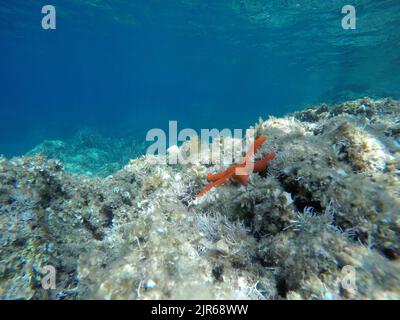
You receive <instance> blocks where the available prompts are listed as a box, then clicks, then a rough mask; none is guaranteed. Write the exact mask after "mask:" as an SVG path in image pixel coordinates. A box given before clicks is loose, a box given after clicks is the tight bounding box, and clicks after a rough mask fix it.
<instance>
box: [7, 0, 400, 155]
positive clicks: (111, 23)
mask: <svg viewBox="0 0 400 320" xmlns="http://www.w3.org/2000/svg"><path fill="white" fill-rule="evenodd" d="M45 4H52V5H54V6H56V9H57V29H56V30H51V31H45V30H43V29H42V28H41V19H42V14H41V8H42V6H43V5H45ZM345 4H352V5H354V6H355V7H356V10H357V29H356V30H343V29H342V27H341V19H342V17H343V14H342V13H341V8H342V6H343V5H345ZM399 30H400V2H399V1H398V0H362V1H361V0H351V1H350V0H346V1H339V0H330V1H322V0H308V1H306V0H304V1H301V0H298V1H291V0H280V1H279V0H268V1H267V0H218V1H211V0H168V1H166V0H114V1H105V0H68V1H61V0H48V1H45V2H44V1H36V0H29V1H27V0H12V1H9V0H0V39H1V41H0V55H1V59H0V88H1V89H0V90H1V91H0V92H1V94H0V108H1V126H0V153H1V154H5V155H6V156H13V155H19V154H24V153H25V152H27V151H28V150H30V149H32V148H33V147H34V146H35V145H36V144H38V143H40V142H41V141H43V140H44V139H67V138H68V137H70V136H72V135H74V134H75V133H76V132H77V131H79V130H81V129H82V128H86V127H91V128H95V129H96V130H99V131H100V132H102V133H103V134H105V135H108V136H124V135H128V134H129V135H130V136H135V137H137V139H139V140H144V139H145V135H146V132H147V131H148V130H149V129H151V128H154V127H160V128H166V127H167V125H168V121H169V120H178V123H179V128H184V127H190V128H194V129H200V128H212V127H216V128H221V129H222V128H246V127H248V126H249V125H251V124H253V123H254V122H256V121H257V119H258V117H259V116H262V117H263V118H266V117H267V116H268V115H276V116H280V115H283V114H285V113H287V112H288V111H291V110H294V109H299V108H303V107H305V106H308V105H312V104H318V103H322V102H328V103H335V102H340V101H344V100H349V99H354V98H359V97H364V96H371V97H388V96H391V97H393V98H399V97H400V88H399V84H400V33H399Z"/></svg>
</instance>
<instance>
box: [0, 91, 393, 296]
mask: <svg viewBox="0 0 400 320" xmlns="http://www.w3.org/2000/svg"><path fill="white" fill-rule="evenodd" d="M253 129H254V130H255V136H256V137H259V139H261V140H256V143H255V144H256V145H257V148H254V149H257V150H256V151H255V152H257V155H256V156H261V155H270V156H269V157H267V159H268V161H267V162H268V170H266V172H264V173H263V174H249V175H248V177H247V179H248V181H249V183H248V185H247V186H245V185H241V184H240V185H239V186H237V185H234V184H226V185H224V187H223V188H222V187H220V188H212V189H211V190H210V191H209V192H207V193H205V194H204V195H203V197H202V198H201V200H202V201H193V199H194V198H195V196H196V194H197V193H198V190H201V189H202V187H203V185H204V182H203V181H204V177H205V176H206V175H207V173H208V172H226V170H227V169H228V168H227V164H225V163H224V162H223V161H222V160H221V161H220V162H218V161H217V162H216V163H215V164H213V165H211V166H210V165H205V164H204V162H203V161H202V159H201V156H200V157H199V160H198V162H188V163H187V164H178V165H169V164H168V163H167V161H159V162H158V163H159V164H158V165H156V166H155V165H154V158H157V157H161V156H156V157H155V156H148V155H144V156H140V157H137V158H134V159H131V160H130V161H129V162H128V163H127V164H126V165H125V166H124V167H123V168H122V169H120V170H118V171H115V172H113V173H112V174H110V175H108V176H107V177H105V178H101V177H96V176H87V175H83V174H76V173H71V172H69V171H68V170H65V169H64V167H66V166H68V163H65V162H62V161H59V160H57V159H48V158H46V157H45V156H44V155H43V154H30V155H27V156H24V157H16V158H12V159H6V158H4V157H1V158H0V230H1V232H0V298H1V299H91V298H99V299H192V298H196V299H400V259H399V256H400V241H399V239H400V218H399V209H398V208H399V207H400V102H399V101H394V100H391V99H382V100H372V99H369V98H365V99H360V100H355V101H349V102H344V103H341V104H337V105H332V106H327V105H320V106H316V107H313V108H309V109H307V110H303V111H299V112H295V113H293V114H289V115H287V116H286V117H282V118H275V117H270V118H269V119H268V120H266V121H264V120H262V119H260V121H259V122H257V123H256V124H255V125H254V126H253ZM262 137H268V140H265V139H264V138H262ZM221 139H223V138H222V137H221ZM221 139H216V141H214V142H213V143H216V144H219V143H220V142H221ZM263 140H264V141H263ZM232 142H233V144H238V145H239V144H242V143H243V141H242V140H241V139H232ZM188 143H189V142H188ZM187 147H188V146H187V145H186V144H184V145H182V146H181V147H178V148H176V149H177V150H178V152H181V153H182V156H185V155H186V150H187ZM271 150H274V152H276V156H275V154H273V155H274V156H272V154H271V153H270V152H271ZM250 154H251V153H248V154H247V156H250ZM256 158H257V157H256ZM237 159H239V158H237ZM66 160H68V158H66ZM255 163H257V160H255ZM263 167H264V165H263ZM209 177H210V178H211V179H210V180H212V178H213V177H214V176H213V175H210V176H209ZM214 178H215V177H214ZM217 181H218V180H217ZM239 182H240V180H239ZM244 182H247V180H245V181H244ZM48 265H51V266H54V268H55V269H56V270H57V274H56V289H51V290H45V289H43V288H42V286H41V281H42V279H43V277H44V275H45V273H44V271H43V270H44V267H45V266H48ZM349 269H350V270H353V273H354V275H355V281H354V286H353V287H351V288H349V287H348V286H347V285H346V282H344V281H343V280H344V278H345V276H346V274H347V273H346V270H349Z"/></svg>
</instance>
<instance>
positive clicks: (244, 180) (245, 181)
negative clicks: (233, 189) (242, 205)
mask: <svg viewBox="0 0 400 320" xmlns="http://www.w3.org/2000/svg"><path fill="white" fill-rule="evenodd" d="M232 178H233V179H234V180H236V181H238V182H240V183H241V184H243V185H245V186H247V185H248V184H249V175H234V176H233V177H232Z"/></svg>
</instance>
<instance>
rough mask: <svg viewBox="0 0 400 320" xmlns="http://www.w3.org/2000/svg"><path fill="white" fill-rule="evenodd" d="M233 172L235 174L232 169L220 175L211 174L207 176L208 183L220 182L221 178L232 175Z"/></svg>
mask: <svg viewBox="0 0 400 320" xmlns="http://www.w3.org/2000/svg"><path fill="white" fill-rule="evenodd" d="M232 172H233V167H230V168H228V169H226V170H225V171H223V172H219V173H216V174H212V173H209V174H208V175H207V181H208V182H214V181H217V180H219V179H221V178H224V177H226V176H227V175H230V174H231V173H232Z"/></svg>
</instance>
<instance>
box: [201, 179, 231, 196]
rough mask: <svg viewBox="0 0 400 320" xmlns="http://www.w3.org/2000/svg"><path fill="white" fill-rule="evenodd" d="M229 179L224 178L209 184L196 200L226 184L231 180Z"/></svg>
mask: <svg viewBox="0 0 400 320" xmlns="http://www.w3.org/2000/svg"><path fill="white" fill-rule="evenodd" d="M229 178H230V176H224V177H222V178H221V179H219V180H217V181H214V182H212V183H210V184H208V185H207V186H206V187H205V188H204V189H203V190H201V191H200V193H199V194H198V195H197V196H196V199H198V198H200V197H202V196H204V195H205V194H206V193H207V192H208V191H210V190H211V189H212V188H216V187H219V186H220V185H222V184H224V183H225V182H226V181H228V180H229Z"/></svg>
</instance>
